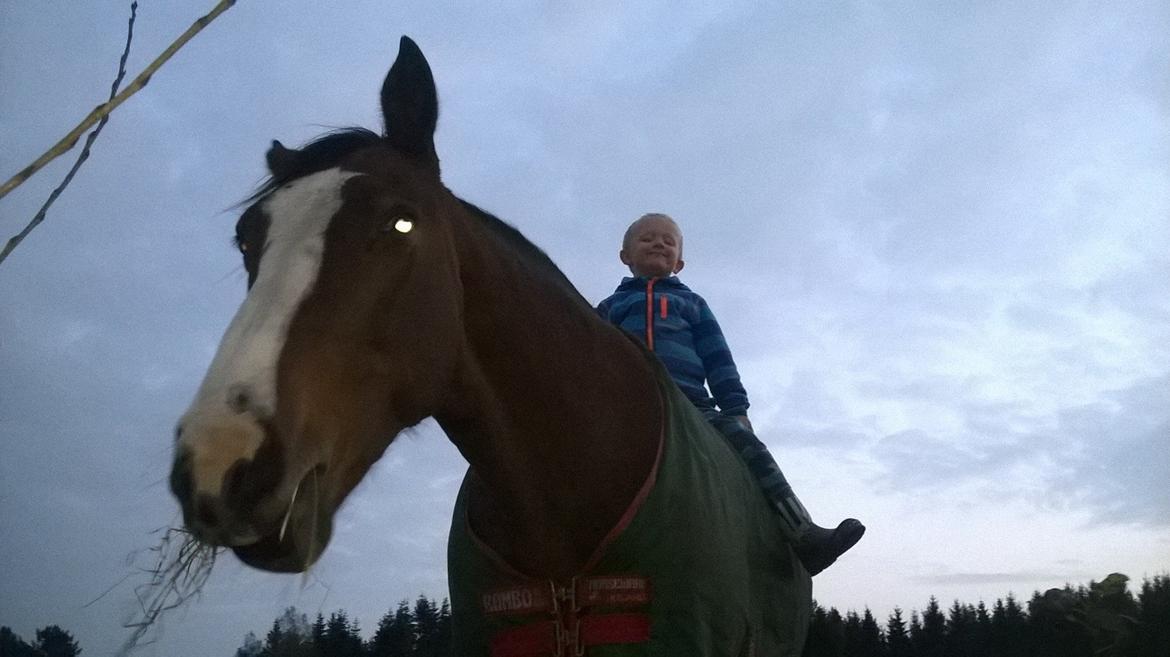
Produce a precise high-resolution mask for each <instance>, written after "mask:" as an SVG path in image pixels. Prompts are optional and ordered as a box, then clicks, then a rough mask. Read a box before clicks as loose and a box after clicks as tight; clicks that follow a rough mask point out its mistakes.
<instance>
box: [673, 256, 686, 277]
mask: <svg viewBox="0 0 1170 657" xmlns="http://www.w3.org/2000/svg"><path fill="white" fill-rule="evenodd" d="M686 264H687V263H685V262H683V261H682V258H679V260H678V262H677V263H676V264H675V265H674V273H676V274H677V273H679V272H680V271H682V268H683V267H684V266H686Z"/></svg>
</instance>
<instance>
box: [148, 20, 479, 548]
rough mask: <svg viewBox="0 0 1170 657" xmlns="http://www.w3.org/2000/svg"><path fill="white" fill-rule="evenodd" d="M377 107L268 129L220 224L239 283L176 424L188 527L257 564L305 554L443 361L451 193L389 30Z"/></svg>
mask: <svg viewBox="0 0 1170 657" xmlns="http://www.w3.org/2000/svg"><path fill="white" fill-rule="evenodd" d="M382 109H383V115H384V119H385V123H386V134H385V136H379V135H376V134H374V133H371V132H368V131H361V130H351V131H345V132H340V133H334V134H332V135H327V136H326V137H323V138H321V139H319V140H318V141H316V142H314V143H312V144H310V145H309V146H306V147H305V148H303V149H301V150H291V149H287V148H284V147H283V146H281V145H280V144H279V142H274V144H273V147H272V149H271V150H270V151H269V152H268V166H269V169H270V170H271V173H272V179H271V182H270V183H269V184H267V185H266V186H265V187H264V188H263V189H262V191H261V192H260V193H259V194H257V196H256V199H255V202H254V203H253V204H252V205H251V206H250V207H249V208H248V209H247V210H246V211H245V212H244V213H243V215H242V216H241V218H240V220H239V223H238V224H237V226H236V239H237V242H238V244H239V248H240V251H241V252H242V253H243V260H244V266H245V268H246V269H247V273H248V295H247V297H246V298H245V300H244V302H243V305H242V306H241V307H240V309H239V311H238V312H237V313H236V316H235V318H234V319H233V320H232V323H231V325H230V326H229V327H228V330H227V332H226V334H225V335H224V337H223V341H222V343H221V344H220V346H219V350H218V352H217V353H216V355H215V358H214V360H213V361H212V364H211V367H210V369H209V371H208V373H207V376H206V379H205V380H204V381H203V384H202V386H201V387H200V389H199V391H198V394H197V395H196V397H195V400H194V402H193V403H192V405H191V407H190V409H189V410H188V411H187V412H186V414H185V415H184V416H183V417H182V419H181V420H180V422H179V425H178V428H177V431H176V436H177V437H176V440H177V446H176V457H175V463H174V467H173V471H172V474H171V487H172V490H173V491H174V493H175V495H176V496H177V497H178V498H179V501H180V503H181V504H182V508H183V515H184V519H185V522H186V525H187V527H188V528H189V529H190V530H191V531H192V532H193V533H194V534H195V536H196V537H198V538H199V539H200V540H202V541H204V542H207V543H210V544H213V545H224V546H229V547H231V548H232V549H233V550H235V552H236V553H237V554H238V555H239V556H240V558H241V559H243V560H244V561H245V562H247V563H249V564H252V565H254V566H257V567H260V568H264V569H268V570H279V571H300V570H304V569H306V568H307V567H308V566H309V565H311V564H312V563H313V562H314V560H316V558H317V557H318V556H319V555H320V554H321V552H322V550H323V549H324V547H325V544H326V543H327V541H328V539H329V535H330V530H331V524H332V516H333V513H334V511H335V510H336V509H337V507H338V506H339V505H340V504H341V502H342V500H343V499H344V498H345V496H346V495H347V494H348V493H349V492H350V491H351V490H352V489H353V487H354V486H355V485H356V484H357V483H358V481H360V479H361V478H362V476H363V475H364V474H365V472H366V471H367V470H368V468H369V467H370V465H371V464H372V463H373V462H374V461H375V460H377V458H378V457H379V456H380V455H381V454H382V452H383V451H384V450H385V448H386V447H387V446H388V445H389V443H390V441H391V440H392V439H393V438H394V436H395V435H396V434H397V433H398V432H399V431H401V430H402V429H403V428H405V427H409V426H411V425H413V424H416V423H417V422H419V421H420V420H422V419H423V418H425V417H427V416H429V415H432V414H434V413H435V412H436V407H437V406H438V405H439V404H440V397H441V395H442V393H443V390H445V389H446V387H447V385H449V383H450V379H451V377H452V376H453V373H454V371H455V367H456V359H457V355H458V353H459V350H460V349H459V346H460V340H461V334H460V328H459V327H460V326H461V317H460V314H461V313H462V310H461V309H462V303H461V298H460V297H461V291H460V290H461V288H460V284H459V270H458V265H457V263H456V259H455V254H454V249H455V247H454V242H453V238H452V231H453V229H452V226H451V224H450V222H449V217H450V216H451V215H452V214H453V213H457V212H458V211H459V207H460V206H459V201H458V200H457V199H455V197H454V196H452V195H451V194H450V192H448V191H447V190H446V188H445V187H444V186H443V185H442V183H441V182H440V179H439V163H438V158H437V157H436V155H435V150H434V142H433V133H434V128H435V122H436V119H437V116H438V105H437V100H436V94H435V87H434V81H433V79H432V77H431V72H430V68H429V66H428V65H427V62H426V60H425V59H424V58H423V56H422V53H421V52H420V51H419V50H418V48H417V46H415V44H414V43H413V42H411V41H410V40H409V39H407V38H405V37H404V38H403V40H402V43H401V47H400V51H399V55H398V59H397V60H396V61H395V63H394V66H393V67H392V68H391V70H390V73H389V75H388V76H387V78H386V82H385V84H384V86H383V88H382ZM387 400H390V401H391V403H387Z"/></svg>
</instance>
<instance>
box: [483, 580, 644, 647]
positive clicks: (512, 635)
mask: <svg viewBox="0 0 1170 657" xmlns="http://www.w3.org/2000/svg"><path fill="white" fill-rule="evenodd" d="M650 600H651V590H650V580H649V579H647V578H645V577H640V576H636V575H619V576H603V577H580V578H574V579H573V580H572V581H571V582H570V583H569V585H568V586H563V587H558V586H557V585H556V583H554V582H543V583H540V584H531V585H527V586H519V587H512V588H507V589H500V590H497V591H492V592H490V593H486V594H484V595H483V599H482V602H483V610H484V613H485V614H486V615H488V616H496V617H499V616H528V615H536V614H541V615H547V616H550V618H548V620H539V621H534V622H531V623H527V624H525V625H519V626H517V627H512V628H508V629H505V630H501V631H499V632H497V633H496V634H495V636H493V637H492V639H491V657H579V656H580V655H584V654H585V648H587V647H589V646H598V645H605V644H615V643H643V642H645V641H648V640H649V639H650V616H649V615H648V614H647V613H645V611H637V612H633V611H631V612H624V611H623V612H605V613H591V609H592V608H595V607H607V608H615V607H616V608H636V607H645V606H646V605H648V604H649V603H650Z"/></svg>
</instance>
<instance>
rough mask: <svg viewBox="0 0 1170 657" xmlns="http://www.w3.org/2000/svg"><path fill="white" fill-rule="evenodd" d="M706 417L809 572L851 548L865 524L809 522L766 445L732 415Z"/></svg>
mask: <svg viewBox="0 0 1170 657" xmlns="http://www.w3.org/2000/svg"><path fill="white" fill-rule="evenodd" d="M706 417H707V419H708V420H710V421H711V424H713V425H714V426H715V428H716V429H718V430H719V432H720V433H722V434H723V436H724V437H725V438H727V441H728V442H729V443H731V446H732V447H733V448H735V451H737V452H739V455H740V458H742V459H743V460H744V463H746V464H747V467H748V470H749V471H750V472H751V473H752V476H753V477H755V478H756V481H758V482H759V483H760V488H761V489H762V491H763V493H764V497H765V498H767V500H768V502H769V503H770V504H771V505H772V507H773V508H774V509H775V510H776V513H777V514H778V515H779V516H780V520H781V522H780V526H781V527H782V528H783V532H784V537H785V538H787V539H788V542H789V543H791V544H792V548H793V550H794V551H795V552H796V556H797V557H799V558H800V562H801V563H802V564H804V569H805V570H807V571H808V572H809V574H810V575H816V574H817V573H819V572H821V571H822V570H824V569H826V568H828V567H829V566H831V565H832V564H833V562H834V561H836V560H837V557H839V556H841V555H842V554H844V553H845V551H846V550H848V549H849V548H851V547H853V546H854V545H855V544H856V543H857V541H859V540H861V536H862V534H864V533H865V525H863V524H861V523H860V522H858V521H857V520H854V519H853V518H849V519H848V520H843V521H842V522H841V524H839V525H837V528H836V529H825V528H824V527H820V526H818V525H816V524H814V523H813V521H812V518H811V517H809V514H808V511H806V510H805V508H804V505H803V504H801V503H800V500H798V499H796V494H795V493H793V492H792V486H790V485H789V484H788V480H787V479H786V478H785V477H784V473H783V472H781V470H780V465H779V464H777V463H776V459H775V458H773V457H772V453H771V452H770V451H768V446H767V445H765V444H764V443H763V441H761V440H760V439H759V438H758V437H757V436H756V434H755V433H753V432H751V431H750V430H748V428H747V427H745V426H744V425H743V424H741V423H740V422H739V420H738V419H736V418H735V417H734V416H729V415H721V414H719V413H718V412H714V411H712V412H710V413H708V414H707V416H706Z"/></svg>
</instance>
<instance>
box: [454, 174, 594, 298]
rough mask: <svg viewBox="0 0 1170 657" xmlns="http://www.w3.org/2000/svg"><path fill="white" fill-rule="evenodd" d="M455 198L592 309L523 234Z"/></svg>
mask: <svg viewBox="0 0 1170 657" xmlns="http://www.w3.org/2000/svg"><path fill="white" fill-rule="evenodd" d="M455 198H456V199H458V200H459V202H460V203H462V204H463V207H464V208H465V209H466V210H467V211H468V212H470V213H471V214H472V215H474V216H475V217H477V218H478V219H480V220H482V221H483V223H484V224H485V225H486V226H487V227H488V228H490V229H491V231H492V232H493V233H495V234H496V235H498V236H499V237H500V238H501V239H502V240H503V241H504V242H505V243H507V244H508V245H509V246H511V247H512V248H513V249H515V250H516V251H518V252H520V253H521V254H522V255H523V256H524V257H525V258H526V259H527V260H529V261H531V262H532V263H533V264H535V265H537V266H538V267H540V268H541V269H544V270H546V271H547V272H548V274H549V276H551V277H552V278H553V279H554V280H555V281H556V282H558V283H560V284H561V285H562V286H563V287H564V288H565V290H566V291H568V292H569V293H570V294H571V295H572V296H573V297H574V298H577V299H580V300H581V302H582V303H584V304H585V305H587V306H590V307H592V305H591V304H590V303H589V301H588V300H586V299H585V297H583V296H582V295H581V293H580V292H579V291H578V290H577V288H576V286H574V285H573V283H572V282H570V281H569V277H568V276H565V273H564V272H563V271H561V268H560V267H558V266H557V264H556V263H555V262H553V261H552V258H550V257H548V254H547V253H545V252H544V250H543V249H541V248H540V247H539V246H537V245H535V244H533V243H532V242H531V241H529V239H528V238H527V237H524V234H523V233H521V232H520V231H519V230H516V228H515V227H514V226H512V225H511V224H509V223H507V222H506V221H504V220H503V219H500V218H499V217H496V216H495V215H493V214H491V213H489V212H486V211H484V210H481V209H480V208H478V207H476V206H475V205H474V204H472V203H468V202H467V201H464V200H463V199H461V198H459V197H455Z"/></svg>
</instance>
